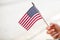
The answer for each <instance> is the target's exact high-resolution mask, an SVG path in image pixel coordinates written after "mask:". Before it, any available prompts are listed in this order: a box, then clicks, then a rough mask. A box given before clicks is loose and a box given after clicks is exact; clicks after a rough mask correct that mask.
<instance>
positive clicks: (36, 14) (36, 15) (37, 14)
mask: <svg viewBox="0 0 60 40" xmlns="http://www.w3.org/2000/svg"><path fill="white" fill-rule="evenodd" d="M38 16H40V15H39V14H36V15H35V16H34V17H33V18H32V19H31V20H30V21H29V23H28V24H27V25H26V28H28V27H29V25H30V24H31V23H32V21H33V20H34V19H35V18H36V17H38Z"/></svg>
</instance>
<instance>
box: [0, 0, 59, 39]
mask: <svg viewBox="0 0 60 40" xmlns="http://www.w3.org/2000/svg"><path fill="white" fill-rule="evenodd" d="M31 2H34V3H35V5H36V7H37V8H38V9H39V11H40V13H41V15H42V16H43V17H44V18H45V20H46V21H47V23H48V24H49V23H50V22H56V23H59V20H60V19H59V17H60V16H59V15H60V1H59V0H49V1H48V0H0V40H27V39H30V38H31V37H32V36H34V35H36V34H37V33H39V34H38V35H37V36H35V37H34V38H32V39H31V40H47V39H52V37H50V35H48V34H47V33H46V29H45V28H46V26H47V25H46V24H45V23H44V21H43V20H42V19H41V20H39V21H37V22H36V23H35V24H34V25H33V27H32V28H31V29H30V30H29V31H26V30H25V29H24V28H23V27H22V26H20V24H19V23H18V21H19V20H20V18H21V17H22V16H23V15H24V14H25V13H26V12H27V11H28V10H29V8H30V7H31V6H32V4H31Z"/></svg>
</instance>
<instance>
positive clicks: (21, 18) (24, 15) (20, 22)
mask: <svg viewBox="0 0 60 40" xmlns="http://www.w3.org/2000/svg"><path fill="white" fill-rule="evenodd" d="M26 16H27V14H25V15H24V16H23V17H22V18H21V20H20V21H19V23H20V24H21V22H22V21H23V20H24V19H25V17H26Z"/></svg>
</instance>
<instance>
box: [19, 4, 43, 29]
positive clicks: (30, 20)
mask: <svg viewBox="0 0 60 40" xmlns="http://www.w3.org/2000/svg"><path fill="white" fill-rule="evenodd" d="M39 19H42V16H41V14H40V13H39V10H38V9H37V8H36V7H35V5H34V4H33V6H32V7H31V8H30V9H29V10H28V11H27V12H26V13H25V14H24V16H23V17H22V18H21V19H20V20H19V22H18V23H19V24H21V26H23V27H24V28H25V29H26V30H29V29H30V28H31V27H32V26H33V24H34V23H35V22H36V21H38V20H39Z"/></svg>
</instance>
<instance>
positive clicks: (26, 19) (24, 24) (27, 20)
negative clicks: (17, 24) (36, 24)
mask: <svg viewBox="0 0 60 40" xmlns="http://www.w3.org/2000/svg"><path fill="white" fill-rule="evenodd" d="M29 20H30V17H28V18H27V19H26V21H25V22H24V24H23V27H24V26H25V25H26V23H27V22H28V21H29Z"/></svg>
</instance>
